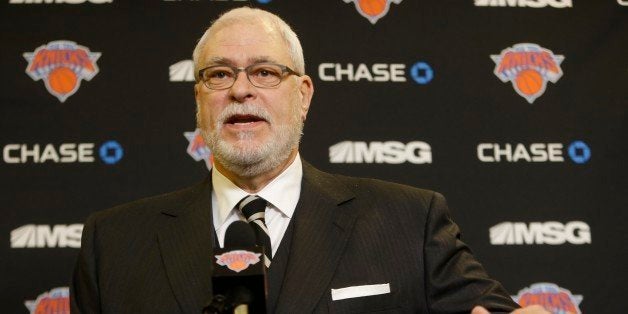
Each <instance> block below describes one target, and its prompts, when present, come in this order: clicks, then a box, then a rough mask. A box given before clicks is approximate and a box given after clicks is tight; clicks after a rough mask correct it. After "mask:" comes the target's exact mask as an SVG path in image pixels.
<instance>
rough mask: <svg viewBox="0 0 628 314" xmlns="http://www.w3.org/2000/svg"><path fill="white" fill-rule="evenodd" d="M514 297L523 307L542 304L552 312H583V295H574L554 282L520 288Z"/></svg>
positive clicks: (579, 313)
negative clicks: (580, 306) (581, 308)
mask: <svg viewBox="0 0 628 314" xmlns="http://www.w3.org/2000/svg"><path fill="white" fill-rule="evenodd" d="M512 299H513V300H514V301H515V302H517V303H519V305H521V306H522V307H526V306H530V305H540V306H542V307H544V308H545V310H547V311H549V312H551V313H561V314H562V313H573V314H582V312H581V311H580V308H579V305H580V302H582V295H574V294H572V293H571V291H569V290H567V289H564V288H561V287H559V286H558V285H556V284H554V283H547V282H540V283H535V284H532V285H530V287H529V288H524V289H522V290H519V293H518V294H517V295H516V296H512Z"/></svg>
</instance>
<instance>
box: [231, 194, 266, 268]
mask: <svg viewBox="0 0 628 314" xmlns="http://www.w3.org/2000/svg"><path fill="white" fill-rule="evenodd" d="M267 203H268V202H266V200H265V199H263V198H261V197H259V196H257V195H249V196H247V197H245V198H243V199H242V200H241V201H240V203H239V204H238V208H239V209H240V211H241V212H242V214H243V215H244V217H245V218H246V221H247V222H248V223H249V225H251V227H252V228H253V230H254V231H255V236H257V245H259V246H263V247H264V265H266V267H270V261H271V260H272V256H273V254H272V252H273V251H272V247H271V246H270V236H269V232H268V228H266V222H265V221H264V211H265V210H266V205H267Z"/></svg>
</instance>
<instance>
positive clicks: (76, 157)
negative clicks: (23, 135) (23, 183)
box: [2, 140, 124, 165]
mask: <svg viewBox="0 0 628 314" xmlns="http://www.w3.org/2000/svg"><path fill="white" fill-rule="evenodd" d="M95 147H96V145H95V144H94V143H62V144H60V145H55V144H42V145H40V144H33V145H29V144H6V145H5V146H4V148H3V149H2V160H3V161H4V162H5V163H7V164H27V163H39V164H41V163H93V162H94V161H95V158H94V148H95ZM98 154H99V155H100V159H101V160H102V162H103V163H105V164H107V165H113V164H116V163H118V162H119V161H120V160H121V159H122V157H123V156H124V149H123V148H122V145H120V143H118V142H117V141H113V140H112V141H107V142H104V143H103V144H102V145H101V146H100V147H99V148H98Z"/></svg>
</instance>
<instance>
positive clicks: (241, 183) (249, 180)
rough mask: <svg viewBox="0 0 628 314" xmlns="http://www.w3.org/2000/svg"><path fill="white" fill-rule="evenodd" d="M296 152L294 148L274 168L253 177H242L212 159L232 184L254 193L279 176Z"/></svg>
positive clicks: (290, 162) (292, 159)
mask: <svg viewBox="0 0 628 314" xmlns="http://www.w3.org/2000/svg"><path fill="white" fill-rule="evenodd" d="M297 153H298V149H296V148H295V149H294V150H293V151H292V152H291V153H290V155H288V158H287V159H286V160H285V161H284V162H282V163H281V164H279V166H277V167H276V168H274V169H272V170H270V171H268V172H265V173H262V174H259V175H257V176H253V177H244V176H241V175H239V174H237V173H234V172H231V171H229V170H228V169H227V168H225V167H224V166H223V165H221V164H220V163H219V162H218V161H217V160H214V167H215V168H216V169H217V170H218V171H220V173H222V175H224V176H225V177H226V178H227V179H229V180H230V181H231V182H233V184H235V185H236V186H238V187H239V188H241V189H242V190H244V191H246V192H248V193H251V194H254V193H257V192H259V191H260V190H261V189H263V188H264V187H265V186H266V185H268V183H270V182H271V181H272V180H273V179H275V178H276V177H277V176H279V175H280V174H281V173H282V172H283V171H284V170H286V168H288V167H289V166H290V165H291V164H292V162H293V161H294V159H295V158H296V156H297Z"/></svg>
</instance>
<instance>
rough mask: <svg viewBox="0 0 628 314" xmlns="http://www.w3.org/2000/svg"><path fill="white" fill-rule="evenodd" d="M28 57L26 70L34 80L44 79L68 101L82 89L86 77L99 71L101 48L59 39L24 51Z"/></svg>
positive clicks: (90, 77) (45, 82)
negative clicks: (94, 50) (30, 50)
mask: <svg viewBox="0 0 628 314" xmlns="http://www.w3.org/2000/svg"><path fill="white" fill-rule="evenodd" d="M24 58H25V59H26V61H28V66H27V67H26V74H28V76H30V77H31V78H32V79H33V80H34V81H38V80H43V81H44V85H46V89H48V92H50V94H52V95H53V96H55V97H57V98H58V99H59V101H60V102H64V101H65V100H66V99H68V97H70V96H72V95H74V93H76V91H78V89H79V87H80V86H81V80H82V79H85V80H87V81H89V80H91V79H92V78H93V77H94V76H95V75H96V74H97V73H98V66H96V60H98V58H100V52H91V51H89V48H87V47H84V46H80V45H77V44H76V43H75V42H73V41H67V40H57V41H51V42H49V43H48V44H46V45H43V46H39V47H38V48H37V49H35V51H33V52H27V53H24Z"/></svg>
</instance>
